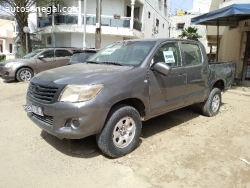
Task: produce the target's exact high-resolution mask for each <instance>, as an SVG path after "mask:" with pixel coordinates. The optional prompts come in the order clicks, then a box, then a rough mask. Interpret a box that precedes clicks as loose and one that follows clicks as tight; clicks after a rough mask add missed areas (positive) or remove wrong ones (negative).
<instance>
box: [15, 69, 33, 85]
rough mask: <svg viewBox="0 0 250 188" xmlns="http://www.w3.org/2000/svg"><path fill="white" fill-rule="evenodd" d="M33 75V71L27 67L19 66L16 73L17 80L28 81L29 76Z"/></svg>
mask: <svg viewBox="0 0 250 188" xmlns="http://www.w3.org/2000/svg"><path fill="white" fill-rule="evenodd" d="M33 76H34V73H33V71H32V70H31V69H29V68H21V69H19V70H18V71H17V73H16V79H17V80H18V81H19V82H27V81H30V80H31V78H32V77H33Z"/></svg>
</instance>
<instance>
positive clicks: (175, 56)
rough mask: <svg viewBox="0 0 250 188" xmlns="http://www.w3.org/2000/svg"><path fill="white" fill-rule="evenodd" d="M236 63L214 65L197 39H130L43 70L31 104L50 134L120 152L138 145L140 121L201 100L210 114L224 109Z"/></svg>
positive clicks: (32, 91)
mask: <svg viewBox="0 0 250 188" xmlns="http://www.w3.org/2000/svg"><path fill="white" fill-rule="evenodd" d="M235 68H236V64H235V63H226V62H220V63H216V64H214V63H213V64H209V63H208V59H207V55H206V51H205V48H204V46H203V45H202V44H201V43H200V42H197V41H191V40H182V39H149V40H146V39H144V40H127V41H126V40H125V41H121V42H116V43H114V44H110V45H109V46H107V47H106V48H104V49H102V50H101V51H100V52H98V53H96V54H95V55H93V56H92V57H91V58H90V59H89V60H88V61H86V63H84V64H76V65H72V66H67V67H66V66H65V67H60V68H57V69H53V70H50V71H45V72H42V73H40V74H38V75H36V76H35V77H34V78H32V80H31V81H30V83H29V88H28V92H27V96H26V105H24V109H25V110H26V112H28V113H27V114H28V117H29V118H30V119H31V120H32V121H33V122H34V123H35V124H37V125H38V126H39V127H40V128H42V129H43V130H45V131H47V132H48V133H50V134H52V135H55V136H57V137H58V138H61V139H63V138H67V139H80V138H84V137H87V136H90V135H96V140H97V144H98V146H99V148H100V149H101V150H102V151H103V152H104V153H105V154H106V155H108V156H110V157H120V156H123V155H126V154H128V153H129V152H131V151H132V150H134V149H135V147H136V146H137V145H138V143H139V138H140V134H141V128H142V122H141V121H145V120H148V119H150V118H153V117H156V116H159V115H161V114H164V113H166V112H170V111H173V110H176V109H179V108H183V107H185V106H188V105H192V104H195V103H198V104H199V105H200V107H201V109H202V112H203V114H204V115H205V116H209V117H211V116H215V115H217V114H218V113H219V110H220V106H221V101H222V99H221V92H222V91H225V90H226V89H228V88H230V86H231V84H232V83H233V81H234V75H235Z"/></svg>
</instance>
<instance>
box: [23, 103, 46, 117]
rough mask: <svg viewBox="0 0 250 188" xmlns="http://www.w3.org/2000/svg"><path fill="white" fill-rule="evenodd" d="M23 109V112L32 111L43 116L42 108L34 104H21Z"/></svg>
mask: <svg viewBox="0 0 250 188" xmlns="http://www.w3.org/2000/svg"><path fill="white" fill-rule="evenodd" d="M23 109H24V110H25V112H33V113H35V114H37V115H40V116H44V114H43V109H42V108H41V107H39V106H35V105H32V104H26V105H23Z"/></svg>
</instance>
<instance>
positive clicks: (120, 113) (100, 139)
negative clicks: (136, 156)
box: [96, 105, 142, 158]
mask: <svg viewBox="0 0 250 188" xmlns="http://www.w3.org/2000/svg"><path fill="white" fill-rule="evenodd" d="M118 123H119V124H118ZM126 123H127V124H126ZM128 124H129V125H128ZM119 126H120V127H119ZM121 126H122V127H121ZM141 127H142V123H141V119H140V114H139V113H138V111H137V110H136V109H135V108H133V107H132V106H127V105H117V106H115V107H114V108H112V109H111V111H110V113H109V115H108V117H107V120H106V123H105V125H104V128H103V130H102V132H101V133H100V134H98V135H96V141H97V144H98V147H99V148H100V150H101V151H102V152H103V153H104V154H106V155H108V156H110V157H112V158H117V157H121V156H124V155H126V154H128V153H130V152H131V151H133V150H134V149H135V147H136V146H137V145H138V143H139V138H140V135H141ZM124 129H125V130H124ZM124 134H125V135H124Z"/></svg>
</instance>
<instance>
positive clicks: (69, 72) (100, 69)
mask: <svg viewBox="0 0 250 188" xmlns="http://www.w3.org/2000/svg"><path fill="white" fill-rule="evenodd" d="M133 68H134V67H128V66H115V65H102V64H86V63H80V64H75V65H70V66H64V67H59V68H55V69H51V70H48V71H45V72H42V73H40V74H37V75H36V76H35V77H36V78H37V79H40V80H44V81H51V82H55V83H57V84H79V85H81V84H99V83H103V82H104V80H105V79H106V78H108V77H111V76H114V75H115V74H119V73H121V72H123V71H127V70H130V69H133Z"/></svg>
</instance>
